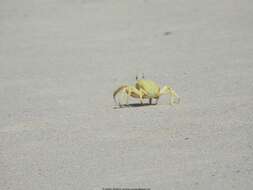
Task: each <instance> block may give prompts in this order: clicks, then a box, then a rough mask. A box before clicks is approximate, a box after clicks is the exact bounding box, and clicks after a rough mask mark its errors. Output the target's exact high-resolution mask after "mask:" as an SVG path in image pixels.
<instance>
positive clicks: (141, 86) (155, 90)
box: [113, 75, 180, 106]
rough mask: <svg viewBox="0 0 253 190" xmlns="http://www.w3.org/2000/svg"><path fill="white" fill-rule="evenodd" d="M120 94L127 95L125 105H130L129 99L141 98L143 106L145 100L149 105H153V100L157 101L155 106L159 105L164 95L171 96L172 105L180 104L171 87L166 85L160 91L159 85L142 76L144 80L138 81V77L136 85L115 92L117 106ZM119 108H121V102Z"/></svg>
mask: <svg viewBox="0 0 253 190" xmlns="http://www.w3.org/2000/svg"><path fill="white" fill-rule="evenodd" d="M120 92H122V93H124V94H125V95H126V96H125V105H128V98H129V97H133V98H139V100H140V103H141V104H143V99H149V104H152V99H155V100H156V102H155V104H157V103H158V100H159V98H160V96H162V95H169V96H170V100H169V104H170V105H173V104H178V103H179V102H180V98H179V97H178V95H177V94H176V92H175V91H174V90H173V89H172V88H171V87H170V86H169V85H165V86H164V87H163V88H162V89H160V87H159V85H158V84H157V83H156V82H154V81H152V80H146V79H144V75H143V76H142V79H138V77H137V76H136V84H135V85H131V86H130V85H122V86H120V87H119V88H118V89H117V90H115V91H114V93H113V99H114V101H115V103H116V104H117V101H116V96H117V94H118V93H120ZM119 106H121V104H120V102H119Z"/></svg>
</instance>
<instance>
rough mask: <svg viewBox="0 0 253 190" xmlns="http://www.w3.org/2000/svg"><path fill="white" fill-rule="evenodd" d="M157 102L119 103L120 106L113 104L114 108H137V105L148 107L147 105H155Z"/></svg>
mask: <svg viewBox="0 0 253 190" xmlns="http://www.w3.org/2000/svg"><path fill="white" fill-rule="evenodd" d="M156 105H157V104H149V103H144V104H140V103H132V104H128V105H120V106H114V107H113V108H114V109H121V108H137V107H148V106H156Z"/></svg>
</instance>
